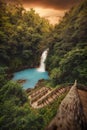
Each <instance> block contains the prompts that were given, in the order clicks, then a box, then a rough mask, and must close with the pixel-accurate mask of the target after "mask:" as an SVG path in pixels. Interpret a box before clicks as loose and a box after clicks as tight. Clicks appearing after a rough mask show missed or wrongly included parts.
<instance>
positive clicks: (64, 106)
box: [46, 82, 86, 130]
mask: <svg viewBox="0 0 87 130" xmlns="http://www.w3.org/2000/svg"><path fill="white" fill-rule="evenodd" d="M46 130H86V123H85V117H84V113H83V109H82V105H81V102H80V98H79V94H78V91H77V88H76V82H75V84H74V85H73V86H72V88H71V89H70V91H69V93H68V94H67V96H66V97H65V99H64V100H63V101H62V103H61V104H60V107H59V110H58V112H57V115H56V117H55V118H54V119H53V120H52V122H51V123H50V125H49V126H48V127H47V128H46Z"/></svg>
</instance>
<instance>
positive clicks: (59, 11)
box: [22, 0, 82, 24]
mask: <svg viewBox="0 0 87 130" xmlns="http://www.w3.org/2000/svg"><path fill="white" fill-rule="evenodd" d="M80 1H82V0H22V3H23V6H24V8H25V9H26V10H29V9H30V8H34V10H35V11H36V12H37V13H39V15H40V16H42V17H45V18H47V19H48V20H49V21H50V23H51V24H56V23H58V21H59V19H60V18H62V17H63V16H64V14H65V12H66V11H68V10H69V9H70V8H71V7H72V6H74V5H76V4H78V3H79V2H80Z"/></svg>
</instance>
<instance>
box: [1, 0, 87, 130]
mask: <svg viewBox="0 0 87 130" xmlns="http://www.w3.org/2000/svg"><path fill="white" fill-rule="evenodd" d="M45 48H49V52H48V57H47V60H46V66H47V70H48V72H49V76H50V80H49V81H48V82H49V84H50V85H52V86H54V87H55V86H57V85H58V84H63V83H72V82H74V80H75V79H77V80H78V82H79V83H81V84H84V85H87V82H86V81H87V0H84V1H83V2H82V3H80V4H79V5H77V6H76V7H73V8H72V9H71V10H70V11H69V12H67V13H66V14H65V16H64V17H63V18H62V19H61V20H60V23H59V24H57V25H55V26H54V27H53V26H52V25H50V23H49V22H48V20H46V19H45V18H41V17H40V16H39V15H38V14H37V13H36V12H35V11H34V9H31V10H30V11H26V10H25V9H24V8H23V6H22V5H21V4H20V3H19V2H15V3H9V4H8V3H5V2H3V1H2V0H0V129H1V130H43V129H44V128H45V127H46V125H47V124H48V123H49V122H50V120H51V119H52V118H53V117H54V115H55V114H56V112H57V108H58V106H59V104H60V102H61V100H62V99H63V98H64V95H63V96H62V97H60V98H59V99H58V100H57V102H56V101H55V102H54V103H53V104H52V105H49V106H47V107H45V108H43V109H39V110H35V109H33V108H31V107H30V105H29V100H28V98H27V94H26V92H25V91H24V89H23V88H22V86H21V85H19V84H18V83H16V82H13V81H11V79H9V78H8V75H9V73H12V72H15V71H17V70H20V69H24V68H30V67H37V66H38V65H39V61H40V56H41V53H42V52H43V50H44V49H45Z"/></svg>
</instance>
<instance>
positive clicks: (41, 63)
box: [37, 49, 49, 72]
mask: <svg viewBox="0 0 87 130" xmlns="http://www.w3.org/2000/svg"><path fill="white" fill-rule="evenodd" d="M48 50H49V49H46V50H45V51H44V52H43V53H42V55H41V61H40V67H39V68H38V69H37V70H38V71H40V72H45V68H46V64H45V60H46V58H47V54H48Z"/></svg>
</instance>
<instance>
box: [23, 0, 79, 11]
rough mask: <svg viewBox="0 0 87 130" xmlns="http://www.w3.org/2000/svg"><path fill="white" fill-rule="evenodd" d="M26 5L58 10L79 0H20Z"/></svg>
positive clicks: (69, 6)
mask: <svg viewBox="0 0 87 130" xmlns="http://www.w3.org/2000/svg"><path fill="white" fill-rule="evenodd" d="M22 1H23V4H24V5H25V6H26V7H36V6H38V7H43V8H53V9H59V10H66V9H69V8H71V7H72V6H73V5H75V4H77V3H79V2H80V1H81V0H22Z"/></svg>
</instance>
